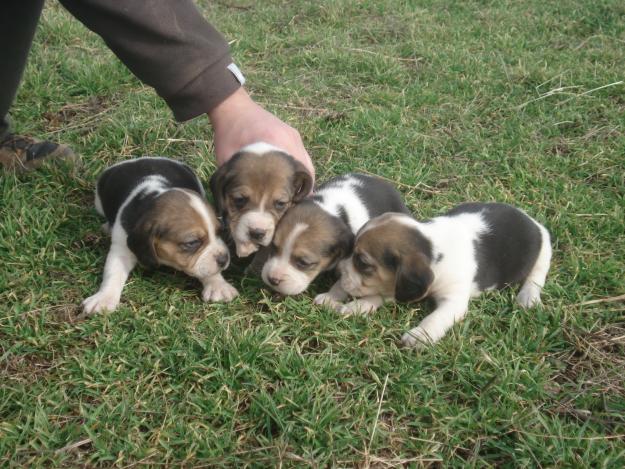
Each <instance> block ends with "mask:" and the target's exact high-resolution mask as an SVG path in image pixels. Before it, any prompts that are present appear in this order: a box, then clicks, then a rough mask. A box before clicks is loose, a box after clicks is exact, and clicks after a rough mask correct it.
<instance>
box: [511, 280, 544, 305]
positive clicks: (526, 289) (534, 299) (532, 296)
mask: <svg viewBox="0 0 625 469" xmlns="http://www.w3.org/2000/svg"><path fill="white" fill-rule="evenodd" d="M540 290H541V288H540V287H539V286H538V285H535V284H525V285H523V288H521V291H519V294H518V295H517V297H516V300H517V302H518V303H519V304H520V305H521V307H523V308H532V307H534V306H538V305H540V304H541V301H540Z"/></svg>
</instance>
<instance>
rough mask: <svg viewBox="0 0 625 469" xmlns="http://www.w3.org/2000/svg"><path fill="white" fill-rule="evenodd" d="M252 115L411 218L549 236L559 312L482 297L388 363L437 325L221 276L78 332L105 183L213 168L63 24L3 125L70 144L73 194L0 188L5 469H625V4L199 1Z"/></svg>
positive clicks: (144, 291) (160, 291)
mask: <svg viewBox="0 0 625 469" xmlns="http://www.w3.org/2000/svg"><path fill="white" fill-rule="evenodd" d="M201 8H202V10H203V11H204V13H205V15H206V17H207V18H210V20H211V22H212V23H213V24H215V25H217V26H218V28H219V29H220V30H221V31H222V32H223V33H224V35H225V36H226V37H227V38H228V40H229V41H232V44H231V47H232V52H233V55H234V56H235V57H236V59H237V62H238V63H239V65H240V66H241V68H242V69H243V70H244V72H245V74H246V76H247V79H248V85H249V90H250V92H251V93H252V94H253V96H254V98H255V99H256V100H257V101H258V102H260V103H262V104H263V105H264V106H266V107H267V108H268V109H269V110H271V111H272V112H274V113H276V114H277V115H279V116H280V117H281V118H283V119H284V120H286V121H287V122H289V123H290V124H292V125H293V126H294V127H296V128H298V129H299V130H300V132H301V134H302V136H303V138H304V141H305V143H306V146H307V148H308V150H309V151H310V153H311V155H312V156H313V158H314V161H315V163H316V167H317V171H318V177H319V180H324V179H325V178H327V177H330V176H332V175H336V174H340V173H343V172H346V171H354V170H357V171H363V172H369V173H374V174H378V175H380V176H383V177H386V178H388V179H390V180H392V181H394V182H395V183H396V184H397V187H398V188H399V189H400V190H401V191H402V193H403V195H404V196H405V198H406V201H407V203H408V205H409V207H410V208H411V209H412V210H413V212H414V214H415V216H416V217H418V218H427V217H431V216H434V215H436V214H440V213H442V212H443V211H445V210H447V209H449V208H450V207H452V206H453V205H454V204H457V203H459V202H462V201H467V200H481V201H491V200H492V201H495V200H496V201H502V202H508V203H512V204H515V205H517V206H519V207H522V208H523V209H525V210H526V211H527V212H528V213H530V214H531V215H532V216H534V217H535V218H536V219H537V220H539V221H541V222H542V223H544V224H545V225H546V226H547V228H548V229H549V230H550V231H551V234H552V240H553V247H554V259H553V264H552V269H551V271H550V275H549V277H548V281H547V285H546V287H545V290H544V294H543V302H544V307H543V308H540V309H536V310H532V311H523V310H520V309H519V308H518V306H517V305H516V304H515V303H514V301H513V300H514V294H515V292H514V291H513V290H512V289H510V290H504V291H502V292H491V293H488V294H487V295H484V296H483V297H481V298H479V299H476V300H474V301H473V302H472V303H471V306H470V312H469V314H468V315H467V318H466V319H465V320H464V321H463V322H462V323H460V324H457V325H456V326H455V327H454V328H453V330H452V331H451V332H450V333H449V334H448V335H447V336H446V337H445V338H444V339H443V340H442V341H441V342H440V343H439V344H437V345H436V346H435V347H432V348H429V349H427V350H424V351H420V352H418V351H411V350H405V349H403V348H401V347H400V346H399V344H398V341H399V338H400V337H401V334H402V333H403V332H404V331H406V330H407V329H409V328H410V327H413V326H414V325H416V324H417V322H418V321H419V319H420V318H422V317H423V316H424V315H425V314H427V312H428V311H430V309H431V306H429V305H427V304H424V305H410V306H408V305H388V306H385V307H384V308H382V309H381V310H380V311H378V312H377V313H375V314H374V315H372V316H371V317H369V318H347V319H345V318H341V317H338V316H337V315H336V314H335V313H333V312H331V311H329V310H325V309H322V308H319V307H316V306H314V305H313V304H312V301H311V298H312V297H313V295H314V294H315V293H316V292H320V291H321V290H322V289H323V288H327V286H328V285H329V284H330V282H331V279H330V278H325V279H321V280H320V281H319V282H318V283H317V284H316V285H315V286H314V288H313V289H312V291H310V292H308V293H307V294H304V295H300V296H296V297H290V298H280V297H278V296H275V295H273V294H272V293H271V292H270V291H269V290H268V289H266V288H264V286H263V284H262V281H260V280H259V279H256V278H250V277H245V276H244V275H243V265H239V266H234V267H233V268H231V269H230V270H229V271H228V272H227V275H226V277H227V278H229V279H230V280H232V282H233V283H234V284H235V285H236V286H237V287H238V288H239V290H240V292H241V296H240V298H238V299H237V300H235V301H234V302H232V303H231V304H227V305H224V304H212V305H211V304H204V303H202V302H201V300H200V297H199V285H198V284H197V283H196V282H195V280H193V279H190V278H188V277H186V276H185V275H183V274H176V273H174V272H171V271H169V270H165V269H163V270H158V271H155V272H149V271H147V270H144V269H137V270H136V271H135V272H134V273H133V274H132V275H131V278H130V281H129V283H128V285H127V286H126V289H125V290H124V294H123V297H122V304H121V307H120V308H119V309H118V310H117V311H115V312H114V313H112V314H109V315H100V316H96V317H93V318H90V319H88V320H84V321H80V320H77V319H76V315H77V313H78V311H79V307H78V305H79V304H80V302H81V301H82V299H84V298H85V297H87V296H89V295H91V294H92V293H93V292H95V291H96V289H97V288H98V286H99V282H100V279H101V274H102V267H103V264H104V258H105V255H106V252H107V249H108V239H107V238H106V237H105V236H104V235H103V234H102V233H101V232H100V231H99V227H100V224H101V223H102V220H100V219H99V217H98V215H97V214H96V212H95V211H94V209H93V206H92V201H93V196H92V192H93V187H94V182H95V179H96V177H97V175H98V173H99V172H100V171H101V170H102V169H103V168H104V167H105V166H107V165H108V164H110V163H112V162H115V161H119V160H121V159H124V158H128V157H131V156H137V155H146V154H150V155H167V156H173V157H176V158H179V159H181V160H183V161H186V162H187V163H189V164H191V165H192V166H193V167H195V168H196V169H197V171H198V173H199V174H200V175H201V177H202V179H203V180H204V182H205V183H207V182H208V178H209V177H210V175H211V173H212V172H213V171H214V169H215V166H214V158H213V153H212V140H211V132H210V127H209V126H208V122H207V119H205V118H199V119H196V120H194V121H191V122H189V123H185V124H177V123H175V122H174V121H173V118H172V116H171V113H170V112H169V110H168V109H167V108H166V106H165V105H164V104H163V102H162V101H160V99H159V98H158V97H157V96H156V95H155V94H154V92H153V91H152V90H151V89H149V88H148V87H146V86H143V85H142V84H141V83H140V82H139V81H138V80H137V79H135V78H134V77H133V76H132V75H131V74H130V73H129V72H128V71H127V70H126V69H125V68H124V66H123V65H121V63H120V62H119V61H118V60H117V59H116V58H115V57H114V56H113V55H112V54H111V53H110V52H109V50H108V49H107V48H106V47H105V46H104V44H103V42H102V41H101V40H100V39H99V38H98V37H97V36H95V35H93V34H92V33H90V32H89V31H87V30H86V29H85V28H84V27H83V26H82V25H80V24H79V23H78V22H77V21H75V20H74V19H73V18H71V17H70V16H69V15H68V14H67V13H65V11H64V10H62V9H61V7H60V6H58V4H57V3H56V2H48V5H47V7H46V9H45V11H44V14H43V17H42V21H41V24H40V27H39V30H38V32H37V36H36V39H35V44H34V47H33V50H32V53H31V58H30V62H29V66H28V68H27V71H26V73H25V77H24V82H23V85H22V87H21V89H20V92H19V95H18V98H17V101H16V104H15V106H14V108H13V111H12V117H13V121H14V122H15V127H16V130H18V131H19V132H22V133H29V134H33V135H38V136H41V137H46V138H50V139H54V140H57V141H62V142H66V143H69V144H71V145H72V146H73V148H75V149H76V150H77V151H79V152H80V153H81V155H82V159H83V164H82V166H81V167H79V168H76V170H75V171H73V172H67V171H59V170H54V169H47V170H41V171H38V172H35V173H30V174H26V175H20V176H16V175H10V174H2V175H0V208H1V213H2V215H1V217H0V263H1V265H2V270H1V271H0V466H6V467H27V466H30V467H33V466H34V467H36V466H46V467H77V466H83V465H84V466H87V467H110V466H117V467H134V466H142V465H148V466H154V467H160V466H184V467H192V466H205V467H213V466H223V467H244V466H252V467H267V466H274V465H275V466H282V465H284V466H287V467H295V466H297V467H303V466H314V467H327V466H343V467H344V466H363V467H367V466H373V467H387V466H395V465H402V464H409V465H411V466H413V465H414V466H440V465H445V466H451V467H471V466H478V467H483V466H504V467H513V466H532V467H538V466H543V467H544V466H551V467H553V466H558V467H571V466H577V467H579V466H584V465H585V466H592V467H622V466H624V465H625V379H624V378H623V376H624V370H625V306H624V304H625V303H624V302H623V299H622V298H621V300H620V301H619V300H618V296H620V295H623V294H624V293H625V235H624V233H625V213H624V212H625V84H624V83H623V80H625V66H624V64H625V4H624V3H623V2H622V1H619V0H606V1H591V0H578V1H572V0H562V1H559V2H547V1H535V0H531V1H524V2H519V1H503V2H491V1H466V2H452V1H449V0H447V1H443V0H440V1H439V0H431V1H392V0H379V1H369V0H368V1H355V0H349V1H348V0H339V1H331V0H324V1H320V2H307V1H301V0H297V1H289V2H285V1H273V0H272V1H263V2H253V1H251V0H227V1H225V0H224V1H214V2H203V3H202V4H201Z"/></svg>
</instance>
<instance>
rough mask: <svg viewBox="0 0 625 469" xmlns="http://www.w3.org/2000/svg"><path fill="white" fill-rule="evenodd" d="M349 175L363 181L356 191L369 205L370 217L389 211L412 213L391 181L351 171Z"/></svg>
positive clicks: (366, 205) (367, 205)
mask: <svg viewBox="0 0 625 469" xmlns="http://www.w3.org/2000/svg"><path fill="white" fill-rule="evenodd" d="M349 176H351V177H353V178H355V179H358V180H360V181H361V182H362V185H360V186H356V193H357V194H358V197H359V198H360V200H362V202H363V203H364V205H365V207H367V211H368V212H369V218H373V217H377V216H378V215H382V214H384V213H388V212H398V213H405V214H410V211H409V210H408V207H406V204H404V201H403V200H402V196H401V194H400V193H399V192H398V191H397V189H395V187H394V186H393V185H392V184H391V183H390V182H387V181H385V180H384V179H382V178H378V177H375V176H368V175H366V174H358V173H350V174H349Z"/></svg>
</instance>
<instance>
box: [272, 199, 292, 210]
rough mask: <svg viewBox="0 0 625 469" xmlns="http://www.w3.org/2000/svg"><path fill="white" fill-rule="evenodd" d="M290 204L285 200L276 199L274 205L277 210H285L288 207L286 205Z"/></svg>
mask: <svg viewBox="0 0 625 469" xmlns="http://www.w3.org/2000/svg"><path fill="white" fill-rule="evenodd" d="M287 204H288V202H285V201H284V200H276V201H275V202H274V203H273V206H274V207H275V208H276V210H280V211H282V210H284V209H285V208H286V205H287Z"/></svg>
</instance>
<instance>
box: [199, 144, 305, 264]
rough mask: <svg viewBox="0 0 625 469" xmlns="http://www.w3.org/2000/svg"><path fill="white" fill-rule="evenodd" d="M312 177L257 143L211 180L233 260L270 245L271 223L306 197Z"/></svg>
mask: <svg viewBox="0 0 625 469" xmlns="http://www.w3.org/2000/svg"><path fill="white" fill-rule="evenodd" d="M312 184H313V181H312V177H311V175H310V174H309V172H308V171H307V170H306V168H305V167H304V165H303V164H301V163H300V162H299V161H297V160H295V159H294V158H293V157H292V156H291V155H289V154H288V153H286V152H284V151H283V150H281V149H279V148H276V147H274V146H273V145H269V144H268V143H264V142H258V143H254V144H252V145H248V146H246V147H244V148H242V149H241V150H240V151H238V152H237V153H236V154H235V155H234V156H233V157H232V158H231V159H230V160H229V161H228V162H227V163H225V164H224V165H223V166H221V167H220V168H219V169H218V170H217V171H216V172H215V173H214V174H213V176H212V177H211V180H210V187H211V191H212V193H213V197H214V199H215V207H216V209H217V214H218V215H219V216H220V217H223V219H224V221H225V223H226V224H227V226H228V229H229V230H230V233H231V234H232V238H233V240H234V243H235V245H236V252H237V256H238V257H247V256H249V255H250V254H252V253H254V252H256V251H258V249H259V247H260V246H268V245H269V243H270V242H271V240H272V238H273V235H274V230H275V227H276V223H277V222H278V220H280V218H281V217H282V215H283V214H284V212H286V210H287V209H288V208H289V207H290V206H291V204H292V203H295V202H298V201H300V200H302V199H303V198H304V197H306V196H307V195H308V194H309V192H310V191H311V189H312Z"/></svg>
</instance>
